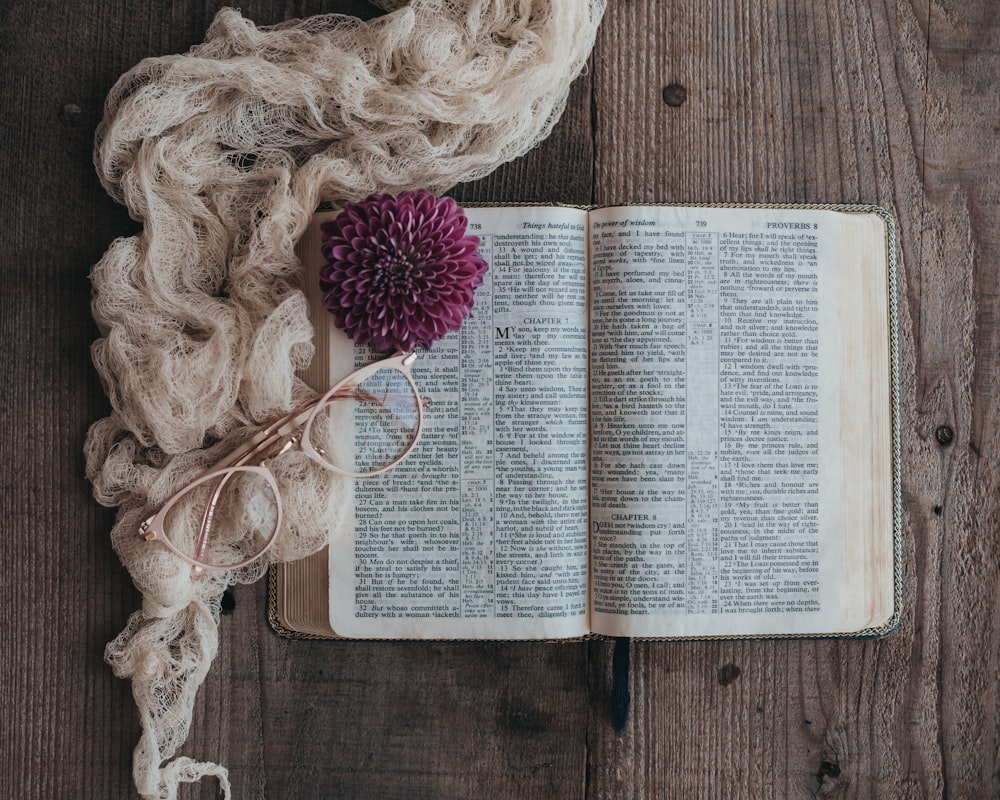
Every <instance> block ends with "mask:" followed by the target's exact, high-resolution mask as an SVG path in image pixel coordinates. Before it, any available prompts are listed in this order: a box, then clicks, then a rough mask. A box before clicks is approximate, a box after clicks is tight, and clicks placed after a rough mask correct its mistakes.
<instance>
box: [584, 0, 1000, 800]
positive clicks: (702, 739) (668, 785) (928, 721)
mask: <svg viewBox="0 0 1000 800" xmlns="http://www.w3.org/2000/svg"><path fill="white" fill-rule="evenodd" d="M650 31H655V32H656V33H650ZM997 36H998V27H997V14H996V11H995V9H994V7H993V5H992V4H989V3H969V4H958V3H945V4H935V5H933V6H932V8H930V9H928V8H927V7H926V6H916V7H914V6H911V5H909V4H907V3H905V2H901V3H897V4H895V5H894V6H893V5H889V4H884V5H882V6H875V7H870V6H869V4H865V3H854V2H836V3H830V4H822V5H818V4H813V5H809V4H797V5H793V4H786V3H780V2H771V3H764V4H754V6H753V9H752V10H751V9H750V8H749V7H748V6H747V7H744V6H740V7H738V8H737V7H733V6H732V5H726V6H725V8H723V4H709V6H707V7H706V6H705V5H704V4H694V3H673V4H671V5H670V6H669V9H668V8H667V7H665V6H663V5H662V4H656V3H627V4H616V5H614V6H613V7H612V8H611V9H610V10H609V15H608V17H607V19H606V21H605V26H604V29H603V30H602V36H601V38H600V41H599V44H598V49H597V51H596V53H595V58H594V63H595V69H594V84H595V106H596V108H597V109H598V111H597V124H596V145H595V157H596V161H597V175H598V179H597V182H596V186H595V196H596V198H597V201H598V202H624V201H634V200H666V201H696V202H710V201H723V200H736V201H775V200H782V201H798V202H815V201H852V200H863V201H867V202H877V203H880V204H882V205H885V206H886V207H887V208H889V209H890V210H891V211H892V212H893V213H894V214H895V215H896V217H897V219H898V220H899V222H900V238H901V245H902V253H901V255H902V263H901V269H902V274H901V296H900V298H899V310H900V316H901V324H902V331H901V334H902V341H901V361H902V372H903V378H904V381H903V387H902V388H903V398H902V403H903V414H902V432H903V445H904V492H905V504H906V509H905V533H906V552H905V569H906V575H907V579H906V595H907V608H906V613H905V615H904V619H903V622H902V625H901V627H900V630H899V631H898V632H897V633H896V634H895V635H894V636H893V637H891V638H889V639H887V640H885V641H881V642H861V641H858V642H852V641H842V642H823V641H819V642H781V641H777V642H762V643H742V644H739V643H701V644H698V643H693V644H681V645H670V644H640V645H635V646H634V653H633V673H634V677H633V687H632V691H633V697H634V703H635V713H634V715H633V717H632V720H631V723H630V725H629V727H628V729H627V730H626V732H625V733H624V734H623V735H622V736H615V735H614V734H613V733H612V732H610V730H609V729H608V727H607V725H606V724H601V721H602V715H603V714H604V709H603V701H601V700H600V698H599V697H597V696H596V695H594V696H593V697H592V713H591V725H590V741H591V749H590V758H589V760H590V763H591V783H590V791H589V794H590V796H593V797H611V796H613V797H636V798H646V797H660V796H665V795H666V794H675V795H677V796H685V797H717V796H733V797H784V796H801V795H804V794H806V793H807V792H811V793H821V794H831V795H836V796H844V797H848V796H850V797H872V796H878V797H917V796H927V797H933V796H942V795H948V796H951V795H952V794H954V795H956V796H962V797H974V796H991V795H992V794H995V793H996V792H997V791H998V789H1000V787H998V785H997V776H996V742H997V738H998V735H997V723H996V718H997V715H996V710H997V709H996V704H997V700H996V685H995V684H996V680H995V675H996V663H997V628H996V622H995V619H996V615H995V613H993V612H994V608H995V605H996V601H997V592H996V588H997V552H996V548H995V545H994V542H995V539H996V536H995V530H996V523H997V510H996V503H997V483H996V469H995V464H996V447H995V444H996V424H995V423H996V418H997V408H996V403H997V391H996V389H997V372H996V348H997V335H998V334H997V325H996V317H995V310H996V294H997V293H996V282H997V270H996V267H995V265H996V261H997V255H998V246H997V232H996V226H995V224H989V223H987V222H986V220H994V221H995V220H996V219H997V210H998V209H997V205H998V199H997V188H996V187H997V178H996V175H997V169H996V168H997V160H998V159H997V153H998V144H997V142H998V137H997V133H998V129H997V122H996V120H997V118H998V116H997V113H996V109H997V100H996V96H995V86H996V85H997V78H998V77H1000V76H998V75H997V70H998V63H997V60H996V56H995V53H996V47H995V42H996V39H997ZM624 42H632V43H637V44H638V46H636V47H633V48H628V47H623V46H622V43H624ZM672 83H674V84H680V85H683V86H684V87H685V89H686V97H687V99H686V101H685V102H684V103H683V104H682V105H680V106H673V107H671V106H668V105H666V104H664V103H662V102H660V103H657V100H658V99H659V98H658V95H659V93H660V92H661V90H662V88H663V87H664V86H666V85H668V84H672ZM620 87H627V88H628V92H627V93H623V92H622V91H621V88H620ZM677 96H678V95H677V92H676V91H675V92H674V95H673V97H675V98H676V97H677ZM612 103H614V104H615V105H614V108H615V109H616V110H615V111H613V112H612V111H609V110H608V109H609V107H611V106H612ZM602 112H603V113H602ZM637 152H638V153H642V154H643V157H642V158H641V159H640V158H637V157H636V153H637ZM940 426H948V427H949V428H951V429H953V430H954V431H956V435H955V439H954V442H953V443H952V444H949V445H945V446H942V445H941V444H939V443H938V441H937V439H936V436H935V432H936V431H937V429H938V428H939V427H940ZM972 586H975V587H978V588H976V589H974V590H973V589H971V587H972ZM972 594H974V595H975V597H974V598H973V597H971V596H970V595H972ZM608 658H609V651H608V650H607V648H605V647H604V646H601V645H595V646H594V647H593V648H592V652H591V662H592V667H593V670H594V673H595V674H596V675H599V676H601V679H598V680H597V681H595V682H594V683H596V684H597V685H601V684H602V683H604V682H605V681H606V673H607V662H608ZM737 670H738V677H736V678H735V680H734V679H733V676H736V675H737ZM987 676H989V677H987Z"/></svg>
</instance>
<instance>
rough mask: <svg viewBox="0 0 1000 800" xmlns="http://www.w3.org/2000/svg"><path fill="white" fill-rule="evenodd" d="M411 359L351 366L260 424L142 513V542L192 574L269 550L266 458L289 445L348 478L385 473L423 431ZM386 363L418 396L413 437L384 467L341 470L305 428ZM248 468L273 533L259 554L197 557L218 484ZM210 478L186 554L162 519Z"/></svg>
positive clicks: (270, 478) (274, 487)
mask: <svg viewBox="0 0 1000 800" xmlns="http://www.w3.org/2000/svg"><path fill="white" fill-rule="evenodd" d="M416 360H417V354H416V353H402V352H400V353H395V354H394V355H392V356H389V357H388V358H384V359H382V360H380V361H376V362H374V363H372V364H368V365H367V366H364V367H361V369H358V370H355V371H354V372H352V373H351V374H350V375H348V376H347V377H345V378H343V379H342V380H340V381H338V382H337V383H336V384H335V385H334V386H333V387H331V388H330V390H329V391H327V392H326V393H325V394H322V395H319V396H317V397H315V398H313V399H312V400H308V401H307V402H305V403H302V404H301V405H299V406H297V407H296V408H294V409H292V411H290V412H288V413H287V414H285V415H284V416H282V417H279V418H278V419H276V420H274V421H273V422H271V423H269V424H268V425H266V426H265V427H263V428H261V429H260V430H259V431H258V432H257V433H255V434H254V435H253V436H252V437H250V439H249V440H247V442H245V443H244V444H243V445H242V446H240V447H239V448H237V449H236V450H235V451H233V452H232V453H230V454H229V455H228V456H226V458H224V459H223V460H222V461H220V462H219V463H218V464H216V465H215V466H214V467H212V468H211V469H210V470H209V471H208V472H205V473H204V474H202V475H200V476H199V477H198V478H196V479H195V480H193V481H192V482H191V483H189V484H187V485H186V486H184V487H183V488H182V489H180V490H179V491H177V492H176V493H175V494H173V495H172V496H171V497H170V498H169V499H168V500H167V501H166V503H164V504H163V506H162V507H161V508H160V510H159V511H157V512H156V514H154V515H153V516H151V517H149V518H147V519H146V520H145V521H144V522H143V523H142V524H141V525H140V526H139V535H140V536H141V537H143V538H144V539H145V540H146V541H147V542H150V541H158V542H162V543H163V545H164V546H165V547H166V548H167V549H168V550H170V551H171V552H172V553H174V554H175V555H176V556H178V557H179V558H182V559H183V560H184V561H186V562H187V563H189V564H191V567H192V570H191V571H192V574H194V575H198V574H201V573H202V572H204V571H205V570H212V571H216V572H218V571H225V570H230V569H239V568H240V567H245V566H246V565H247V564H252V563H253V562H254V561H256V560H257V559H259V558H260V557H261V556H263V555H264V554H265V553H266V552H267V551H268V550H270V549H271V547H272V546H273V545H274V542H275V541H276V540H277V538H278V536H279V534H280V533H281V516H282V509H281V492H280V491H279V489H278V483H277V481H276V480H275V478H274V474H273V473H272V472H271V470H270V469H269V468H268V467H267V461H268V459H270V458H274V457H276V456H279V455H281V454H282V453H287V452H288V451H289V450H291V449H292V448H293V447H296V446H298V447H299V448H300V449H301V450H302V452H303V453H305V454H306V456H308V457H309V458H311V459H312V460H313V461H315V462H316V463H317V464H319V465H320V466H322V467H323V468H324V469H327V470H329V471H330V472H335V473H337V474H339V475H344V476H347V477H352V478H366V477H371V476H373V475H379V474H381V473H383V472H386V471H387V470H389V469H391V468H392V467H394V466H395V465H396V464H398V463H399V462H400V461H402V460H403V459H404V458H406V456H407V455H409V454H410V451H411V450H413V447H414V446H415V445H416V443H417V440H418V439H419V438H420V434H421V432H422V430H423V423H424V405H425V404H426V403H427V402H428V401H427V400H426V398H423V397H421V395H420V392H419V390H418V389H417V384H416V383H415V382H414V380H413V375H412V373H411V368H412V366H413V363H414V362H415V361H416ZM385 368H390V369H396V370H398V371H399V372H401V373H402V374H403V376H404V377H405V378H406V380H407V383H409V385H410V388H411V390H412V391H413V395H414V397H416V398H417V431H416V434H415V435H414V437H413V440H412V441H411V442H410V443H409V444H408V445H407V447H406V449H405V450H403V451H402V452H401V453H400V454H399V455H398V456H397V457H396V458H395V459H394V460H392V461H391V462H389V463H388V464H386V465H385V466H383V467H380V468H378V469H375V470H371V471H369V472H352V471H350V470H345V469H341V468H339V467H337V466H335V465H334V464H331V463H330V462H328V461H326V460H324V458H323V453H322V451H321V450H317V449H316V448H315V447H313V445H312V443H311V442H310V441H309V431H310V430H311V428H312V424H313V422H314V421H315V419H316V415H317V413H318V411H319V410H320V409H321V408H323V406H325V405H326V404H327V403H328V402H329V401H331V400H334V399H336V398H337V396H338V394H342V395H343V396H345V397H346V396H348V395H347V394H345V389H346V387H347V386H349V385H351V384H357V383H361V382H362V381H364V380H365V378H367V377H369V376H370V375H373V374H374V373H376V372H378V371H379V370H380V369H385ZM370 399H372V400H377V401H379V402H381V401H383V400H384V399H385V398H384V397H383V398H378V397H371V398H370ZM248 472H249V473H253V474H256V475H260V476H261V477H262V478H264V480H265V481H266V482H267V484H268V486H269V488H270V489H271V491H272V492H273V493H274V499H275V505H276V508H277V519H276V521H275V529H274V534H273V535H272V536H271V538H270V540H269V541H268V543H267V544H266V545H265V546H264V547H263V548H262V549H261V551H260V552H259V553H257V554H256V555H253V556H251V557H250V558H247V559H244V560H243V561H240V562H238V563H236V564H231V565H229V566H225V567H220V566H218V565H216V564H211V563H209V562H207V561H204V560H202V558H201V555H202V554H203V553H204V552H205V550H206V549H207V547H208V539H209V534H210V533H211V529H212V522H213V519H214V516H215V509H216V506H217V504H218V501H219V496H220V494H221V492H222V489H223V487H224V486H225V484H226V482H227V481H229V479H230V478H232V477H233V476H234V475H237V474H240V473H248ZM212 481H217V482H218V485H217V486H216V487H215V489H214V490H213V491H212V495H211V497H210V498H209V501H208V503H207V504H206V505H205V511H204V513H203V514H202V520H201V528H200V530H199V532H198V539H197V541H196V543H195V555H194V556H190V555H187V554H186V553H183V552H181V550H179V549H178V548H177V547H176V546H175V545H174V544H173V542H171V541H170V538H169V537H168V536H167V534H166V532H165V531H164V523H165V521H166V517H167V514H168V513H169V511H170V509H171V508H173V506H174V505H176V504H177V503H178V502H180V500H181V499H182V498H183V497H184V496H185V495H186V494H188V493H189V492H190V491H191V490H192V489H195V488H196V487H198V486H201V485H202V484H205V483H210V482H212Z"/></svg>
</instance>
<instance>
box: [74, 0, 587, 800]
mask: <svg viewBox="0 0 1000 800" xmlns="http://www.w3.org/2000/svg"><path fill="white" fill-rule="evenodd" d="M605 2H606V0H412V2H411V3H410V4H405V3H403V2H399V0H382V2H381V3H380V5H382V6H383V7H384V8H387V9H390V8H391V9H395V10H393V11H392V12H391V13H389V14H387V15H385V16H383V17H381V18H378V19H376V20H373V21H371V22H362V21H360V20H357V19H353V18H349V17H343V16H336V15H334V16H323V17H314V18H311V19H306V20H301V21H293V22H289V23H286V24H282V25H277V26H274V27H270V28H258V27H256V26H255V25H254V24H253V23H252V22H250V21H248V20H246V19H244V18H242V17H241V16H240V14H239V13H238V12H236V11H233V10H230V9H225V10H223V11H220V12H219V14H218V16H217V17H216V19H215V21H214V22H213V24H212V26H211V28H210V29H209V31H208V35H207V37H206V40H205V43H204V44H201V45H198V46H196V47H194V48H192V49H191V50H190V51H189V52H187V53H185V54H183V55H170V56H163V57H160V58H150V59H147V60H145V61H143V62H142V63H140V64H139V65H138V66H136V67H135V68H134V69H132V70H131V71H130V72H128V73H127V74H125V75H124V76H123V77H122V78H121V79H120V80H119V81H118V83H117V84H116V86H115V87H114V88H113V89H112V91H111V93H110V95H109V97H108V100H107V104H106V109H105V117H104V121H103V122H102V124H101V126H100V127H99V129H98V131H97V139H96V147H95V156H94V159H95V164H96V167H97V172H98V174H99V176H100V179H101V181H102V183H103V185H104V187H105V189H106V190H107V191H108V193H109V194H110V195H111V196H112V197H114V198H115V199H116V200H118V201H119V202H121V203H123V204H124V205H125V206H127V207H128V209H129V212H130V213H131V215H132V216H133V217H134V218H135V219H136V220H138V221H140V222H141V223H142V225H143V227H142V232H141V233H140V234H138V235H137V236H133V237H129V238H123V239H119V240H117V241H115V242H113V243H112V245H111V246H110V247H109V249H108V251H107V253H105V255H104V257H103V258H102V259H101V261H100V262H99V263H98V264H97V265H96V266H95V267H94V269H93V272H92V275H91V278H92V281H93V287H94V296H93V313H94V318H95V320H96V321H97V324H98V326H99V328H100V333H101V338H100V339H99V340H98V341H97V342H95V344H94V346H93V357H94V363H95V365H96V367H97V370H98V372H99V374H100V377H101V380H102V382H103V385H104V387H105V390H106V391H107V393H108V396H109V397H110V399H111V405H112V413H111V415H110V416H109V417H107V418H105V419H102V420H100V421H98V422H97V423H95V424H94V425H93V427H92V428H91V430H90V432H89V435H88V438H87V443H86V455H87V472H88V477H89V478H90V480H91V481H92V482H93V485H94V492H95V495H96V497H97V499H98V500H99V501H100V502H101V503H103V504H106V505H109V506H117V507H118V509H119V511H118V516H117V520H116V523H115V526H114V529H113V531H112V541H113V544H114V547H115V549H116V551H117V552H118V554H119V555H120V557H121V559H122V561H123V563H124V564H125V566H126V568H127V569H128V571H129V573H130V574H131V576H132V578H133V580H134V582H135V584H136V586H137V587H138V588H139V590H140V591H141V592H142V594H143V606H142V609H141V610H139V611H137V612H135V613H134V614H133V615H132V617H131V619H130V620H129V622H128V625H127V627H126V628H125V630H124V631H122V633H121V634H120V635H119V636H118V637H117V638H116V639H115V640H114V641H113V642H111V643H110V644H109V645H108V648H107V651H106V658H107V660H108V662H109V663H110V664H111V665H112V667H113V668H114V671H115V674H116V675H118V676H120V677H123V678H130V679H131V680H132V686H133V695H134V697H135V701H136V703H137V705H138V708H139V713H140V720H141V724H142V736H141V739H140V741H139V744H138V745H137V747H136V749H135V754H134V764H133V774H134V778H135V782H136V785H137V787H138V789H139V792H140V794H142V796H143V797H147V798H151V797H155V798H174V797H176V795H177V788H178V784H179V783H180V782H186V781H196V780H198V779H199V778H201V777H202V776H204V775H216V776H218V777H219V780H220V782H221V784H222V787H223V790H224V793H225V794H226V796H227V797H228V796H229V795H230V788H229V780H228V776H227V773H226V770H225V768H224V767H222V766H220V765H217V764H214V763H211V762H197V761H194V760H192V759H190V758H186V757H182V758H176V759H174V760H173V761H170V759H171V758H173V756H174V754H175V753H176V751H177V749H178V748H179V747H180V745H181V744H183V742H184V740H185V739H186V737H187V733H188V729H189V726H190V722H191V715H192V706H193V703H194V699H195V694H196V692H197V689H198V687H199V686H200V685H201V683H202V681H203V679H204V677H205V674H206V673H207V671H208V668H209V665H210V664H211V661H212V659H213V657H214V656H215V653H216V650H217V647H218V614H219V598H220V596H221V593H222V591H223V589H224V588H225V587H226V586H227V585H229V584H232V583H234V582H246V581H252V580H255V579H257V578H258V577H260V575H261V574H262V572H263V570H264V569H265V568H266V564H260V565H257V566H256V567H251V568H246V569H244V570H241V571H239V572H228V573H222V574H216V575H211V576H209V577H207V578H202V579H198V580H192V579H191V574H190V569H189V568H188V567H187V566H186V565H184V564H183V563H181V562H180V561H179V559H177V558H175V557H173V556H172V555H170V554H169V553H168V552H167V551H166V550H165V549H164V548H162V547H159V546H150V545H149V544H147V543H146V542H144V541H142V540H141V539H140V537H139V536H138V535H137V530H138V526H139V523H140V522H141V520H142V519H144V517H145V516H147V515H148V514H149V513H151V511H153V510H155V509H156V508H157V507H158V505H160V504H161V503H162V502H163V501H164V500H165V499H166V498H168V497H169V496H170V495H171V494H172V493H173V492H174V491H176V490H177V489H178V488H180V487H181V486H182V485H184V484H185V483H186V482H187V481H189V480H190V479H191V478H193V477H194V476H195V475H197V474H198V473H199V472H200V471H201V470H204V469H205V468H206V467H208V466H210V465H211V464H213V463H216V462H218V461H219V460H220V459H221V458H222V457H223V456H224V455H225V454H226V453H227V452H229V451H230V450H232V449H233V448H234V447H235V446H236V445H237V443H238V442H240V441H241V440H243V439H244V438H246V436H247V435H248V433H249V432H250V431H251V430H252V428H253V426H254V425H256V424H258V423H260V422H262V421H264V420H266V419H268V418H269V417H272V416H273V415H274V414H275V413H276V412H278V411H280V410H283V409H287V408H289V407H291V406H292V405H293V403H294V402H295V401H296V399H297V398H299V397H300V396H301V395H302V394H303V393H305V392H306V391H307V390H306V389H305V387H304V386H302V385H301V384H300V383H299V382H298V381H297V379H296V378H295V370H296V369H299V368H301V367H303V366H305V365H306V364H308V363H309V360H310V358H311V356H312V344H311V338H312V328H311V325H310V323H309V320H308V318H307V316H306V304H305V301H304V298H303V295H302V293H301V291H300V287H299V280H300V278H299V266H300V265H299V262H298V261H297V259H296V257H295V254H294V249H293V248H294V245H295V242H296V240H297V239H298V238H299V236H300V235H301V233H302V232H303V230H304V228H305V226H306V225H307V223H308V221H309V219H310V216H311V214H312V212H313V210H314V209H315V208H316V206H317V204H318V203H319V202H320V201H323V200H325V201H330V202H333V203H342V202H344V201H348V200H358V199H360V198H362V197H364V196H365V195H367V194H368V193H369V192H372V191H388V192H397V191H401V190H405V189H412V188H417V187H425V188H429V189H431V190H432V191H442V190H444V189H446V188H447V187H449V186H452V185H454V184H455V183H458V182H460V181H466V180H471V179H475V178H478V177H481V176H483V175H486V174H488V173H489V172H491V171H492V170H494V169H495V168H496V167H497V166H499V165H500V164H502V163H504V162H506V161H509V160H510V159H513V158H514V157H516V156H518V155H521V154H522V153H524V152H525V151H527V150H528V149H530V148H531V147H533V146H534V145H536V144H537V143H538V142H539V141H540V140H541V139H543V138H544V137H545V136H546V135H547V134H548V133H549V131H550V130H551V128H552V126H553V124H554V123H555V122H556V120H557V119H558V118H559V116H560V114H561V113H562V110H563V108H564V105H565V102H566V97H567V93H568V90H569V85H570V82H571V81H572V80H573V78H574V77H575V76H576V75H577V74H578V73H579V72H580V70H581V69H582V67H583V66H584V63H585V60H586V58H587V56H588V55H589V53H590V50H591V47H592V46H593V42H594V36H595V34H596V29H597V25H598V23H599V21H600V18H601V15H602V13H603V11H604V6H605ZM273 470H274V471H275V473H276V476H277V478H278V480H279V484H280V486H281V490H282V496H283V497H284V499H285V503H284V506H285V509H286V520H285V522H284V525H283V532H282V539H281V543H280V549H279V550H278V552H277V553H275V555H274V558H276V559H282V560H287V559H294V558H299V557H302V556H304V555H307V554H308V553H311V552H314V551H315V550H317V549H319V548H320V547H322V546H323V544H324V542H325V540H326V537H327V531H328V530H329V528H330V527H331V526H335V525H336V524H337V523H338V514H339V509H340V508H341V504H340V503H339V499H340V497H341V496H342V492H343V490H344V487H343V486H341V485H338V484H337V483H336V482H331V480H330V476H329V473H326V472H323V471H322V470H316V469H315V468H313V467H312V466H311V462H307V461H304V460H302V459H296V458H295V457H294V456H291V455H290V456H288V457H286V458H283V459H279V460H278V462H276V463H275V464H274V465H273ZM317 472H318V473H319V474H317ZM164 762H167V763H164Z"/></svg>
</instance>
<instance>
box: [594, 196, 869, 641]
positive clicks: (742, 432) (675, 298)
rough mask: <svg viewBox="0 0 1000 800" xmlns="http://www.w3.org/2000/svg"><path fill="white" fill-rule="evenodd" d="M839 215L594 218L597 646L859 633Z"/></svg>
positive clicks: (678, 213)
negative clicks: (623, 638) (851, 565)
mask: <svg viewBox="0 0 1000 800" xmlns="http://www.w3.org/2000/svg"><path fill="white" fill-rule="evenodd" d="M839 233H840V225H839V222H838V215H837V214H836V213H833V212H824V211H814V210H798V209H797V210H777V209H752V210H735V209H715V208H656V207H652V208H650V207H643V208H616V209H604V210H600V211H595V212H592V215H591V237H592V238H591V246H592V262H593V263H592V269H593V279H592V280H593V282H592V291H593V315H592V328H591V345H592V361H591V369H592V383H591V389H592V398H591V402H592V420H593V422H592V448H593V451H592V463H593V467H592V480H593V486H592V508H591V514H592V520H591V524H592V529H593V536H592V542H593V544H592V548H593V552H592V559H593V562H592V570H593V572H592V576H593V578H592V579H593V619H592V626H593V628H594V630H595V631H596V632H601V633H607V634H614V635H632V636H713V635H756V634H763V635H766V634H778V633H826V632H835V631H839V630H846V629H850V627H849V626H851V625H854V624H855V620H853V619H848V617H850V616H851V614H850V613H849V612H847V611H845V608H848V607H849V606H850V602H851V600H850V598H847V597H845V594H844V589H843V587H844V585H845V580H844V575H845V563H846V562H845V545H844V539H843V537H842V536H841V486H842V475H841V453H840V446H841V445H840V417H839V413H838V409H839V392H840V386H841V375H840V372H841V362H840V357H839V355H840V343H839V338H840V329H839V323H838V319H839V318H838V309H839V304H840V298H841V293H840V287H839V283H838V280H839V278H838V272H839V248H838V238H839Z"/></svg>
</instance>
